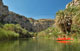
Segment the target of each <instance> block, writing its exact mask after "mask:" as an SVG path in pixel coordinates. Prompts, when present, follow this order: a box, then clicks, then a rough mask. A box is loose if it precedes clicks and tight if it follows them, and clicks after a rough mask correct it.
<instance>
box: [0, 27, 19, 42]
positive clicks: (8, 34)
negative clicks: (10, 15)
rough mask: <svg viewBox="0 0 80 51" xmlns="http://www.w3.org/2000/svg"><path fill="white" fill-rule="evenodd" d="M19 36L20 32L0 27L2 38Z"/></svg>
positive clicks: (0, 36)
mask: <svg viewBox="0 0 80 51" xmlns="http://www.w3.org/2000/svg"><path fill="white" fill-rule="evenodd" d="M18 37H19V34H18V33H15V32H13V31H7V30H5V29H2V28H0V40H4V39H16V38H18Z"/></svg>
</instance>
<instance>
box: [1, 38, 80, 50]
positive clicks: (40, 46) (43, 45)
mask: <svg viewBox="0 0 80 51" xmlns="http://www.w3.org/2000/svg"><path fill="white" fill-rule="evenodd" d="M0 51H80V44H79V43H71V42H64V41H63V42H61V41H55V40H45V39H28V40H23V39H22V40H16V41H1V42H0Z"/></svg>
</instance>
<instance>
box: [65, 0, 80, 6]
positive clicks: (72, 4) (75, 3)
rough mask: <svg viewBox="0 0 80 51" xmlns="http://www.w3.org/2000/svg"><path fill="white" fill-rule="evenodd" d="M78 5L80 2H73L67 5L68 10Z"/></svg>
mask: <svg viewBox="0 0 80 51" xmlns="http://www.w3.org/2000/svg"><path fill="white" fill-rule="evenodd" d="M77 5H80V0H72V2H70V3H69V4H67V5H66V8H68V7H71V6H77Z"/></svg>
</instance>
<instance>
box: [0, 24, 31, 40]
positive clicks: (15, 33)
mask: <svg viewBox="0 0 80 51" xmlns="http://www.w3.org/2000/svg"><path fill="white" fill-rule="evenodd" d="M29 37H31V34H30V33H29V32H28V31H27V30H26V29H23V28H22V27H21V26H20V25H19V24H4V25H2V24H1V26H0V40H5V39H8V40H10V39H18V38H29Z"/></svg>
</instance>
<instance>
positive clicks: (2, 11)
mask: <svg viewBox="0 0 80 51" xmlns="http://www.w3.org/2000/svg"><path fill="white" fill-rule="evenodd" d="M0 22H4V24H7V23H8V24H20V25H21V26H22V28H25V29H27V30H28V31H31V32H40V31H42V30H45V29H47V28H48V27H51V26H52V25H53V24H54V20H53V19H40V20H35V19H32V18H27V17H25V16H22V15H19V14H16V13H14V12H11V11H9V10H8V6H6V5H4V4H3V2H2V0H0Z"/></svg>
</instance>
